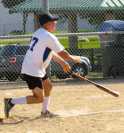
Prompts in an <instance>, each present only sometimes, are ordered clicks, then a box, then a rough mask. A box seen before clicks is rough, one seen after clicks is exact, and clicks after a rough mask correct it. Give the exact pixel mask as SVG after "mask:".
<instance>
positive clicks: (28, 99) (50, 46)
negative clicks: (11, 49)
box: [4, 14, 80, 117]
mask: <svg viewBox="0 0 124 133" xmlns="http://www.w3.org/2000/svg"><path fill="white" fill-rule="evenodd" d="M57 20H58V17H55V16H52V15H51V14H43V15H41V16H40V18H39V23H40V25H41V28H39V29H38V30H37V31H36V32H35V33H34V34H33V36H32V40H31V43H30V47H29V49H28V51H27V53H26V55H25V58H24V61H23V64H22V70H21V74H22V76H23V79H24V80H25V81H26V83H27V85H28V87H29V89H30V90H31V91H32V95H30V96H25V97H19V98H5V99H4V104H5V106H4V111H5V116H6V117H9V112H10V110H11V109H12V108H13V107H14V105H16V104H34V103H42V112H41V114H42V115H44V116H52V115H53V114H52V113H51V112H50V111H49V110H48V105H49V102H50V94H51V90H52V84H51V81H50V79H49V78H48V75H47V73H46V68H47V67H48V65H49V63H50V61H51V59H53V60H54V61H55V62H57V63H59V64H60V65H61V66H62V68H63V70H64V72H70V71H71V68H70V65H69V64H68V63H67V62H66V61H67V60H71V61H73V62H75V63H80V57H78V56H72V55H70V54H69V53H68V52H67V51H66V50H64V47H63V46H62V45H61V44H60V42H59V41H58V39H57V38H56V37H55V36H54V35H53V34H52V32H54V31H55V30H56V23H57Z"/></svg>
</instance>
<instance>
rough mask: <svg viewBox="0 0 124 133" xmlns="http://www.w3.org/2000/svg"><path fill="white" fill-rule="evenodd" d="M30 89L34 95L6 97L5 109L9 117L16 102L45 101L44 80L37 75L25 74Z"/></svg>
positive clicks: (31, 102)
mask: <svg viewBox="0 0 124 133" xmlns="http://www.w3.org/2000/svg"><path fill="white" fill-rule="evenodd" d="M25 77H26V82H27V84H28V87H29V89H31V90H32V93H33V95H30V96H25V97H19V98H5V99H4V104H5V106H4V111H5V116H6V117H9V112H10V110H11V109H12V108H13V107H14V105H15V104H33V103H41V102H42V101H43V87H42V80H41V79H40V78H37V77H32V76H27V75H26V76H25Z"/></svg>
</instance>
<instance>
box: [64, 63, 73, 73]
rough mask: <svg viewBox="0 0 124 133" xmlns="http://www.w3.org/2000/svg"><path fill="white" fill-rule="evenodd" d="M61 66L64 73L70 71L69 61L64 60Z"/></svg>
mask: <svg viewBox="0 0 124 133" xmlns="http://www.w3.org/2000/svg"><path fill="white" fill-rule="evenodd" d="M62 67H63V71H64V72H65V73H70V72H71V67H70V65H69V63H67V62H65V63H64V64H63V66H62Z"/></svg>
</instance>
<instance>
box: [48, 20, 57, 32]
mask: <svg viewBox="0 0 124 133" xmlns="http://www.w3.org/2000/svg"><path fill="white" fill-rule="evenodd" d="M56 24H57V21H51V22H48V23H47V30H48V31H49V32H54V31H55V30H56Z"/></svg>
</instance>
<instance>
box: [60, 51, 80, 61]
mask: <svg viewBox="0 0 124 133" xmlns="http://www.w3.org/2000/svg"><path fill="white" fill-rule="evenodd" d="M58 55H59V56H60V57H61V58H63V59H64V60H66V61H72V62H74V63H80V61H81V59H80V56H76V55H70V54H69V53H68V52H67V51H66V50H63V51H61V52H59V53H58Z"/></svg>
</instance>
